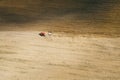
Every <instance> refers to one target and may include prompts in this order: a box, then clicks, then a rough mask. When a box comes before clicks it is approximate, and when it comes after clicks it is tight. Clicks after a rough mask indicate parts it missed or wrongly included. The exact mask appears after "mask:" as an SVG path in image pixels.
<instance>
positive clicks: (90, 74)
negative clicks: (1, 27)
mask: <svg viewBox="0 0 120 80" xmlns="http://www.w3.org/2000/svg"><path fill="white" fill-rule="evenodd" d="M38 33H39V32H37V31H33V32H31V31H27V32H25V31H23V32H22V31H21V32H18V31H3V32H0V80H120V38H119V37H118V38H105V37H98V38H95V37H89V38H88V37H81V36H79V35H77V36H75V37H72V36H71V37H70V36H67V35H66V36H65V35H63V34H57V33H54V34H53V35H52V36H47V37H40V36H39V35H38Z"/></svg>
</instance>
